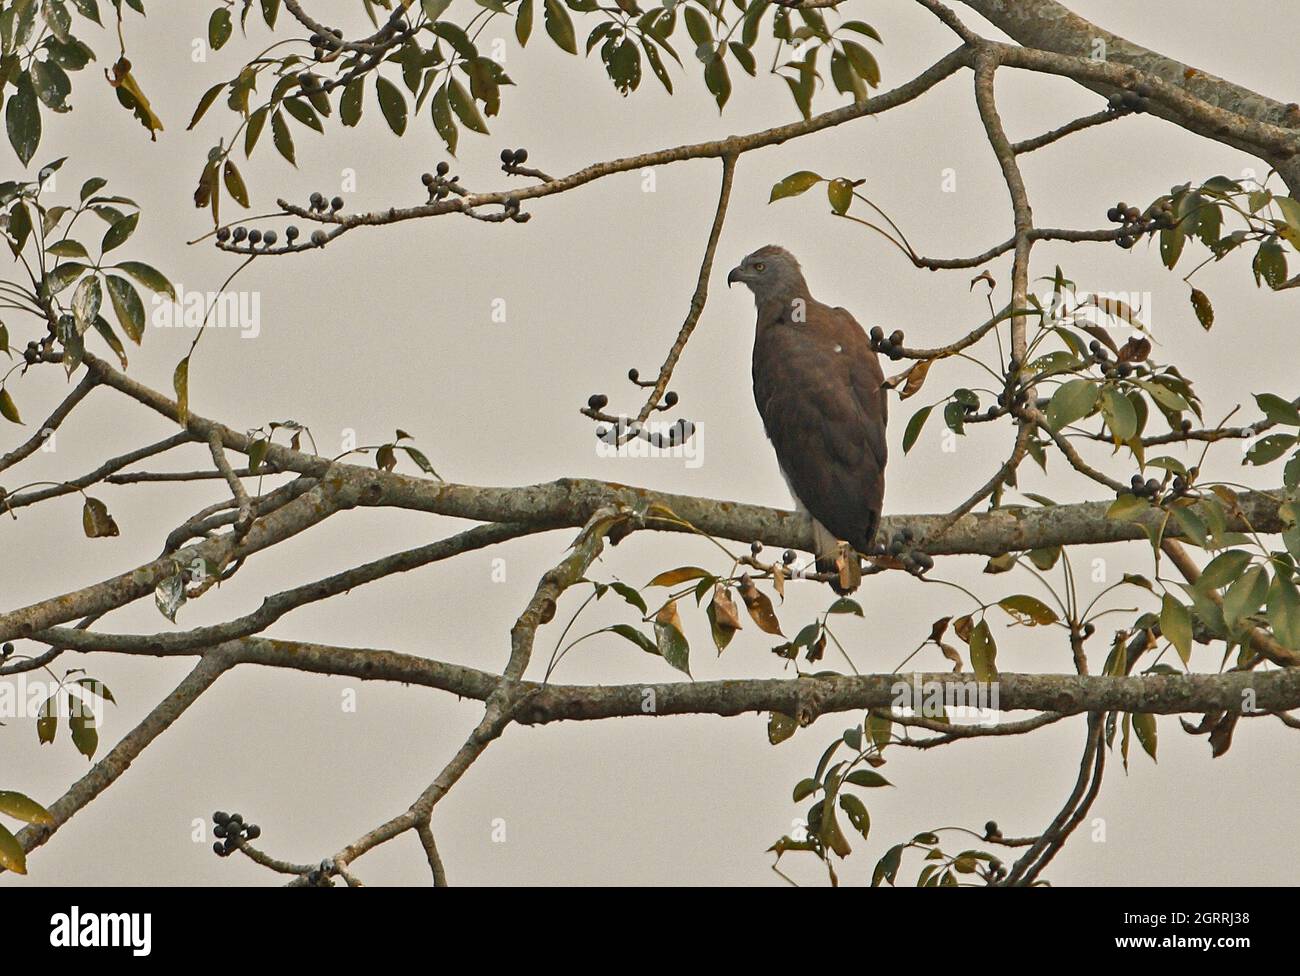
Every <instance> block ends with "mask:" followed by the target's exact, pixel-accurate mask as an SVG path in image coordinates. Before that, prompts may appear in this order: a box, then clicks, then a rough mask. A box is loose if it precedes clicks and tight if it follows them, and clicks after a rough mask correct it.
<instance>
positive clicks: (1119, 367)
mask: <svg viewBox="0 0 1300 976" xmlns="http://www.w3.org/2000/svg"><path fill="white" fill-rule="evenodd" d="M1088 351H1089V352H1090V353H1092V358H1093V359H1095V360H1096V361H1097V363H1098V364H1099V365H1100V366H1101V371H1102V374H1103V375H1104V376H1106V378H1107V379H1121V380H1122V379H1127V378H1128V376H1129V375H1130V374H1131V373H1133V371H1134V370H1136V371H1137V372H1138V373H1145V372H1147V368H1146V367H1145V366H1142V365H1140V364H1138V365H1135V364H1133V363H1130V362H1128V361H1127V360H1123V359H1121V360H1120V361H1119V362H1115V363H1112V362H1111V361H1110V354H1109V353H1108V352H1107V351H1106V347H1105V346H1104V345H1102V344H1101V343H1100V342H1098V341H1097V340H1096V339H1093V340H1092V342H1090V343H1088Z"/></svg>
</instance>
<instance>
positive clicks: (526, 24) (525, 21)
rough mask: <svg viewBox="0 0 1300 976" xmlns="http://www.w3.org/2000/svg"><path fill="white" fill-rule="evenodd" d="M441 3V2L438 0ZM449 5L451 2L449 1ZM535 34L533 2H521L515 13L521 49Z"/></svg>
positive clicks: (524, 0) (526, 0)
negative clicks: (531, 35)
mask: <svg viewBox="0 0 1300 976" xmlns="http://www.w3.org/2000/svg"><path fill="white" fill-rule="evenodd" d="M438 2H441V0H438ZM447 2H448V3H450V2H451V0H447ZM532 32H533V0H521V2H520V4H519V10H518V11H517V12H516V13H515V40H517V41H518V42H519V46H520V47H524V46H525V45H526V44H527V43H528V37H529V35H530V34H532Z"/></svg>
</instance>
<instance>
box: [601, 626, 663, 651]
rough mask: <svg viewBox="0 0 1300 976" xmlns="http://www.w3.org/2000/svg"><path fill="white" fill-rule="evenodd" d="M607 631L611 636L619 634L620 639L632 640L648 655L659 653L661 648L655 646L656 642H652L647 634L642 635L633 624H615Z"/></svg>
mask: <svg viewBox="0 0 1300 976" xmlns="http://www.w3.org/2000/svg"><path fill="white" fill-rule="evenodd" d="M605 629H606V630H608V631H609V632H610V633H611V634H618V635H619V636H620V637H623V638H625V639H627V640H630V641H631V642H632V643H633V644H635V645H636V646H637V647H639V648H641V650H643V651H645V652H646V653H647V654H658V653H659V648H658V647H657V646H656V645H655V642H654V641H652V640H651V639H650V638H649V637H647V636H646V635H645V634H643V633H641V631H639V630H637V629H636V628H635V627H633V626H632V625H631V624H615V625H614V626H612V627H607V628H605Z"/></svg>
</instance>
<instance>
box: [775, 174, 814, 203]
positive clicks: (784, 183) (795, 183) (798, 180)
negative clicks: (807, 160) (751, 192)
mask: <svg viewBox="0 0 1300 976" xmlns="http://www.w3.org/2000/svg"><path fill="white" fill-rule="evenodd" d="M821 181H822V178H821V177H820V176H818V175H817V174H816V173H813V172H810V171H809V170H806V169H805V170H800V171H799V172H798V173H791V174H790V175H789V176H787V177H786V178H785V179H783V180H781V181H780V182H779V183H777V184H776V185H775V186H773V187H772V195H771V196H770V197H768V200H767V202H768V203H773V202H774V201H776V200H780V199H782V198H783V197H794V196H798V195H799V194H800V193H803V192H804V191H805V190H807V189H809V188H810V187H813V186H816V185H817V184H818V183H820V182H821Z"/></svg>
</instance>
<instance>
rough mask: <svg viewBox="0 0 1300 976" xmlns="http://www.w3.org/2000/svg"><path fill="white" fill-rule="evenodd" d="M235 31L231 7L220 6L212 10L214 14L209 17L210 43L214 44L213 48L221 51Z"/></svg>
mask: <svg viewBox="0 0 1300 976" xmlns="http://www.w3.org/2000/svg"><path fill="white" fill-rule="evenodd" d="M233 31H234V25H233V24H232V23H231V19H230V8H228V7H218V8H217V9H216V10H214V11H212V16H211V17H209V18H208V43H209V44H210V45H212V50H214V51H220V50H221V48H222V47H223V46H225V43H226V41H228V40H230V35H231V33H232V32H233Z"/></svg>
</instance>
